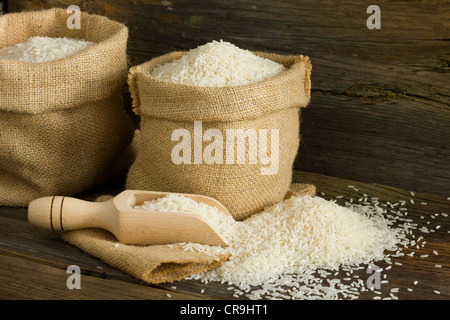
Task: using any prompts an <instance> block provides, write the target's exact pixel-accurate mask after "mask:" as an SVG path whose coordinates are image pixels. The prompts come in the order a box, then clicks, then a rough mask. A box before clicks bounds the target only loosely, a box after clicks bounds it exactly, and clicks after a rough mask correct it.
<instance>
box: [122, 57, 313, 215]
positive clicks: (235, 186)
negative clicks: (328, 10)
mask: <svg viewBox="0 0 450 320" xmlns="http://www.w3.org/2000/svg"><path fill="white" fill-rule="evenodd" d="M183 54H185V52H173V53H170V54H167V55H164V56H161V57H158V58H155V59H152V60H151V61H148V62H146V63H144V64H141V65H139V66H135V67H133V68H131V69H130V72H129V80H128V83H129V87H130V91H131V96H132V99H133V110H134V111H135V113H136V114H138V115H139V116H140V117H141V123H140V133H139V142H138V146H137V156H136V160H135V162H134V163H133V165H132V166H131V168H130V170H129V172H128V176H127V181H126V186H127V189H143V190H155V191H170V192H180V193H194V194H203V195H207V196H210V197H213V198H215V199H217V200H218V201H220V202H221V203H222V204H223V205H225V206H226V207H227V209H228V210H229V211H230V213H231V214H232V215H233V217H234V218H235V219H236V220H242V219H245V218H247V217H249V216H250V215H252V214H254V213H257V212H259V211H261V210H263V209H264V208H265V207H267V206H270V205H273V204H274V203H276V202H279V201H281V200H283V198H284V196H285V194H286V192H287V191H288V189H289V187H290V185H291V178H292V166H293V162H294V159H295V157H296V154H297V150H298V147H299V141H300V136H299V132H300V115H299V112H300V108H301V107H304V106H306V105H307V104H308V102H309V98H310V73H311V64H310V61H309V59H308V57H304V56H282V55H275V54H266V53H256V54H258V55H260V56H262V57H264V58H268V59H271V60H273V61H276V62H278V63H281V64H283V65H284V66H285V67H287V68H288V70H287V71H285V72H283V73H282V74H280V75H277V76H275V77H273V78H271V79H268V80H265V81H263V82H260V83H256V84H252V85H246V86H234V87H196V86H188V85H181V84H174V83H169V82H165V81H161V80H159V79H155V78H153V77H150V76H149V75H148V72H149V71H151V70H152V69H153V68H155V67H156V66H158V65H161V64H164V63H167V62H170V61H173V60H175V59H177V58H180V57H181V56H182V55H183ZM195 121H197V131H195V130H196V129H195V123H194V122H195ZM199 122H201V123H200V124H201V130H199V129H198V124H199ZM177 129H181V130H184V132H185V133H189V135H190V137H191V150H190V151H191V159H192V161H191V163H190V164H188V163H177V161H174V160H173V154H172V153H173V152H174V151H176V149H177V148H178V147H177V145H178V146H179V144H180V143H181V142H182V139H181V138H180V139H179V140H177V139H173V137H172V134H173V133H174V132H176V130H177ZM208 129H216V130H219V132H221V133H223V137H224V138H225V136H226V132H227V130H229V129H234V130H238V129H241V130H242V131H241V133H242V135H243V136H244V135H245V132H246V131H247V130H253V132H257V133H258V134H259V132H261V131H260V130H261V129H266V130H267V134H266V135H265V136H266V145H265V146H266V147H267V151H268V152H267V155H270V156H272V155H273V154H275V153H276V152H278V161H279V162H278V164H277V168H276V169H277V170H276V171H274V172H272V174H267V172H266V173H264V174H263V170H264V169H263V168H266V169H267V168H268V164H267V163H266V164H264V163H262V161H257V162H256V163H250V158H249V152H250V151H249V150H250V142H249V141H247V144H246V147H247V152H246V158H245V161H244V163H241V164H238V160H237V158H236V160H235V162H234V163H232V164H231V162H230V163H226V157H227V154H226V152H227V150H226V142H225V141H223V157H222V159H223V163H217V162H214V163H205V162H201V161H200V162H198V161H197V163H196V161H195V153H196V150H195V148H197V150H198V145H197V146H195V144H196V143H195V139H196V137H195V136H196V135H198V133H200V141H201V139H202V134H204V133H205V132H206V131H207V130H208ZM272 129H273V130H275V131H276V130H278V135H279V137H278V149H277V148H276V145H275V144H274V152H273V153H272V152H271V148H272V142H276V141H277V140H276V139H275V138H273V137H272V136H271V135H270V134H269V133H270V132H271V130H272ZM186 130H187V131H186ZM178 132H179V131H178ZM216 132H217V131H216ZM274 137H275V136H274ZM197 138H198V137H197ZM203 138H205V137H204V136H203ZM272 138H273V141H272ZM258 139H259V136H258ZM172 140H174V141H172ZM204 140H205V141H203V143H202V150H205V148H207V146H208V145H209V144H211V143H212V142H211V141H208V139H204ZM237 141H238V140H237V139H236V141H235V142H236V143H235V148H234V149H235V153H236V154H237V151H236V150H237ZM262 141H263V140H258V142H262ZM257 147H258V149H259V148H261V147H262V143H258V146H257ZM174 148H175V149H174ZM230 150H231V148H230V149H229V150H228V151H230ZM236 154H235V157H236ZM274 159H275V157H274ZM197 160H198V159H197Z"/></svg>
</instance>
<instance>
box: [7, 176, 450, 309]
mask: <svg viewBox="0 0 450 320" xmlns="http://www.w3.org/2000/svg"><path fill="white" fill-rule="evenodd" d="M294 181H295V182H302V183H313V184H314V185H316V187H317V190H318V194H319V195H320V196H322V197H324V198H325V199H329V200H336V201H337V202H338V203H340V204H342V205H343V204H344V203H345V201H350V199H353V200H354V201H357V199H358V198H361V197H364V194H367V196H368V197H378V198H379V199H380V201H381V202H385V203H387V202H390V203H392V204H393V203H396V202H398V201H399V200H406V201H407V203H406V204H405V205H404V207H406V208H407V209H408V218H411V219H413V220H414V222H416V223H418V224H419V225H421V226H426V227H428V228H429V229H430V230H434V232H430V233H423V232H420V231H418V230H415V231H414V236H415V237H416V239H418V238H419V237H420V236H422V237H423V238H424V240H425V241H426V244H425V245H424V246H423V247H422V246H420V248H418V249H417V248H409V249H405V250H404V253H410V252H412V251H415V254H414V255H413V256H411V257H410V256H401V257H397V258H393V262H394V263H395V262H400V263H402V265H401V266H399V265H395V264H394V265H392V268H391V269H390V270H385V271H383V276H384V275H386V278H385V279H384V280H387V281H389V282H388V283H386V284H383V285H382V288H381V292H382V296H383V297H389V292H390V290H391V289H392V288H399V293H396V294H395V295H396V296H397V297H398V298H399V299H404V300H413V299H425V300H438V299H444V300H445V299H449V298H450V291H449V290H450V259H449V258H450V245H449V243H450V233H448V231H449V230H450V221H449V218H448V217H445V215H442V213H444V214H450V212H449V209H450V205H449V204H450V201H449V200H447V199H446V198H444V197H442V196H439V195H432V194H427V193H420V192H415V194H414V196H412V194H411V190H403V189H398V188H395V187H390V186H385V185H379V184H368V183H361V182H357V181H353V180H346V179H341V178H336V177H329V176H324V175H318V174H313V173H306V172H295V175H294ZM349 185H351V186H354V188H357V189H358V191H356V189H354V188H349V187H348V186H349ZM336 196H342V198H336ZM86 198H89V196H86ZM410 199H413V200H414V204H413V203H411V202H410ZM421 203H426V205H425V204H421ZM421 217H423V218H421ZM437 225H440V226H441V227H440V228H439V229H436V226H437ZM434 251H436V252H437V253H438V254H437V255H436V254H435V253H434ZM425 254H427V255H428V257H426V258H421V257H420V256H421V255H425ZM0 264H1V265H2V266H3V265H5V266H7V267H5V268H4V267H2V268H0V283H8V285H7V286H2V288H1V289H0V296H2V295H3V296H4V297H8V296H14V295H18V296H17V297H19V298H32V299H39V298H43V297H44V296H45V297H49V298H56V299H66V298H72V297H73V298H74V299H78V298H81V299H91V298H92V299H116V298H123V299H128V298H133V299H146V298H148V299H159V298H165V297H167V296H165V293H169V294H171V295H172V298H174V297H175V295H174V293H177V294H179V296H177V297H179V298H180V299H201V298H207V299H235V298H234V297H233V293H234V291H233V290H227V288H228V287H230V285H229V284H220V283H208V284H203V283H201V282H200V281H188V280H182V281H176V282H173V283H167V284H160V285H148V284H146V283H144V282H142V281H140V280H138V279H135V278H133V277H131V276H129V275H128V274H125V273H123V272H121V271H119V270H116V269H114V268H111V267H110V266H108V265H106V264H105V263H103V262H102V261H100V260H99V259H97V258H95V257H92V256H90V255H88V254H86V253H85V252H83V251H81V250H79V249H78V248H75V247H73V246H71V245H69V244H67V243H65V242H62V241H60V240H59V236H58V235H57V234H55V233H52V232H48V231H43V230H39V229H37V228H35V227H34V226H31V225H30V224H29V223H28V222H27V220H26V209H25V208H6V207H0ZM375 264H376V265H377V266H379V267H382V268H385V267H387V266H388V264H387V263H385V262H380V263H375ZM69 265H78V266H79V267H80V268H81V273H82V276H83V277H82V283H85V282H86V283H87V287H88V288H89V292H87V293H86V294H87V295H86V296H85V297H82V296H80V295H78V293H71V295H69V296H66V295H64V294H63V293H67V292H66V291H68V290H67V288H66V287H65V279H67V276H68V275H67V273H66V269H67V267H68V266H69ZM435 265H440V266H441V267H440V268H439V267H436V266H435ZM13 266H16V267H14V268H17V272H18V274H20V279H16V278H11V270H15V269H14V268H13ZM15 272H16V271H15ZM41 273H42V275H41ZM353 275H356V276H359V277H360V278H361V279H367V278H368V276H369V274H368V273H367V270H366V269H361V270H359V271H357V272H355V273H354V274H353ZM353 275H352V276H353ZM39 277H42V279H39ZM336 277H337V278H340V279H344V278H347V277H348V276H347V275H346V274H345V273H344V272H342V271H341V272H340V273H339V275H338V276H336ZM333 278H334V277H333ZM6 279H9V280H6ZM52 279H53V280H52ZM416 280H417V281H418V284H417V285H414V281H416ZM4 281H9V282H4ZM15 281H18V283H17V284H14V283H11V282H15ZM343 281H344V280H343ZM44 283H46V284H44ZM41 285H42V286H43V287H44V288H46V290H45V291H47V292H46V293H45V294H44V296H42V293H41V292H40V289H39V287H40V286H41ZM174 287H175V289H174ZM407 288H410V289H413V291H412V292H410V291H408V290H407ZM96 290H98V292H96ZM152 290H155V292H152ZM161 290H163V291H161ZM202 290H203V293H202ZM435 290H438V291H440V292H441V294H439V295H438V294H436V293H435V292H434V291H435ZM118 291H120V292H118ZM72 294H73V295H74V296H72ZM374 295H375V294H374V293H373V292H370V291H367V292H363V293H362V294H361V296H360V298H361V299H372V297H373V296H374ZM239 299H242V300H245V299H246V297H245V296H241V297H240V298H239Z"/></svg>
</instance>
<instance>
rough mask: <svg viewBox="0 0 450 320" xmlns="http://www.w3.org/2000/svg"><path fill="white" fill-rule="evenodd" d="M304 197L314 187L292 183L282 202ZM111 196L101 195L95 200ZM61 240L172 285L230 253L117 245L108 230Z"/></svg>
mask: <svg viewBox="0 0 450 320" xmlns="http://www.w3.org/2000/svg"><path fill="white" fill-rule="evenodd" d="M306 194H308V195H311V196H314V195H315V194H316V188H315V186H313V185H310V184H297V183H296V184H292V185H291V188H290V190H289V191H288V192H287V193H286V196H285V199H287V198H290V197H292V196H301V195H306ZM111 197H112V196H101V197H99V198H98V199H97V200H96V201H105V200H108V199H109V198H111ZM61 238H62V240H63V241H66V242H68V243H70V244H72V245H74V246H76V247H78V248H80V249H81V250H83V251H85V252H87V253H88V254H90V255H92V256H94V257H97V258H99V259H100V260H102V261H103V262H105V263H107V264H108V265H110V266H111V267H113V268H116V269H119V270H121V271H123V272H125V273H128V274H130V275H132V276H134V277H135V278H137V279H140V280H143V281H145V282H147V283H153V284H156V283H164V282H173V281H177V280H181V279H183V278H185V277H187V276H188V275H191V274H194V273H200V272H204V271H207V270H210V269H212V268H214V267H216V266H218V265H219V264H220V263H222V262H224V261H226V260H227V259H228V258H229V257H230V254H213V253H204V252H191V251H186V250H184V249H183V248H182V246H181V245H180V244H173V245H152V246H134V245H126V244H123V243H119V242H118V240H117V239H116V238H115V236H114V235H112V234H111V233H109V232H108V231H105V230H102V229H94V228H90V229H82V230H74V231H66V232H64V233H63V234H62V235H61Z"/></svg>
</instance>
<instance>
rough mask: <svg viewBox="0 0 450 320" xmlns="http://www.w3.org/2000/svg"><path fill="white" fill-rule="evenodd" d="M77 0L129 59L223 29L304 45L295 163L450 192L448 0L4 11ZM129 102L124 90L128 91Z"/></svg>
mask: <svg viewBox="0 0 450 320" xmlns="http://www.w3.org/2000/svg"><path fill="white" fill-rule="evenodd" d="M69 4H77V5H79V6H80V7H81V9H82V10H85V11H88V12H92V13H97V14H102V15H105V16H107V17H110V18H111V19H115V20H117V21H120V22H123V23H126V24H127V26H128V27H129V30H130V38H129V46H128V52H129V59H130V65H136V64H139V63H142V62H144V61H147V60H149V59H151V58H153V57H155V56H158V55H161V54H165V53H167V52H170V51H173V50H188V49H191V48H194V47H196V46H198V45H201V44H204V43H206V42H208V41H211V40H218V39H223V40H227V41H230V42H232V43H234V44H236V45H238V46H240V47H242V48H246V49H250V50H260V51H271V52H277V53H283V54H304V55H308V56H309V57H310V58H311V60H312V63H313V73H312V100H311V103H310V105H309V106H308V108H306V109H305V110H304V112H303V114H302V127H301V136H302V142H301V145H300V150H299V151H300V152H299V154H298V157H297V160H296V163H295V166H296V168H297V169H299V170H303V171H311V172H316V173H323V174H327V175H332V176H338V177H343V178H351V179H356V180H359V181H365V182H377V183H383V184H388V185H393V186H397V187H400V188H404V189H414V190H420V191H423V192H429V193H436V194H441V195H446V194H447V193H448V191H449V190H450V169H449V163H450V107H449V105H450V77H449V71H450V67H449V62H450V51H449V50H448V48H449V46H448V43H449V39H450V31H449V30H450V20H449V19H448V17H449V16H450V7H449V6H448V2H447V1H438V0H430V1H406V0H405V1H388V0H383V1H377V4H378V5H379V7H380V9H381V29H379V30H369V29H367V27H366V19H367V18H368V16H369V15H368V14H367V13H366V8H367V6H368V5H369V4H367V3H364V2H358V1H350V0H347V1H331V0H318V1H304V0H297V1H285V2H282V1H269V0H261V1H250V0H239V1H221V0H211V1H177V0H173V1H157V0H130V1H119V0H94V1H82V0H71V1H65V0H15V1H10V2H9V8H8V9H9V11H11V12H16V11H21V10H38V9H43V8H50V7H67V6H68V5H69ZM128 103H129V100H128Z"/></svg>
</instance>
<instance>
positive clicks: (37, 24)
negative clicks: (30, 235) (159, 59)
mask: <svg viewBox="0 0 450 320" xmlns="http://www.w3.org/2000/svg"><path fill="white" fill-rule="evenodd" d="M69 16H70V14H68V13H67V12H66V10H65V9H50V10H43V11H36V12H22V13H10V14H6V15H4V16H1V17H0V48H3V47H9V46H13V45H15V44H17V43H20V42H23V41H25V40H27V39H28V38H30V37H33V36H47V37H54V38H58V37H69V38H82V39H86V40H89V41H93V42H95V44H94V45H93V46H92V47H90V48H88V49H86V50H84V51H82V52H80V53H78V54H76V55H73V56H71V57H68V58H65V59H61V60H57V61H52V62H45V63H28V62H21V61H15V60H0V205H3V206H26V205H27V204H28V203H29V202H30V201H31V200H33V199H35V198H38V197H43V196H49V195H75V194H77V193H79V192H82V191H84V190H85V189H88V188H91V187H94V186H96V185H100V184H102V183H106V182H107V181H108V180H110V179H113V178H115V177H117V176H118V175H120V174H124V173H125V172H126V170H127V169H128V167H129V165H130V164H131V161H132V156H133V155H132V153H131V150H129V149H128V147H129V144H130V141H131V139H132V137H133V131H134V126H133V124H132V122H131V120H130V118H129V117H128V115H126V113H125V111H124V108H123V104H122V90H123V87H124V86H125V85H126V79H127V74H128V63H127V56H126V46H127V39H128V29H127V28H126V26H125V25H123V24H121V23H118V22H115V21H112V20H109V19H107V18H106V17H102V16H97V15H90V14H87V13H84V12H83V13H81V17H80V22H81V29H68V28H67V26H66V23H67V19H68V17H69Z"/></svg>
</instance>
